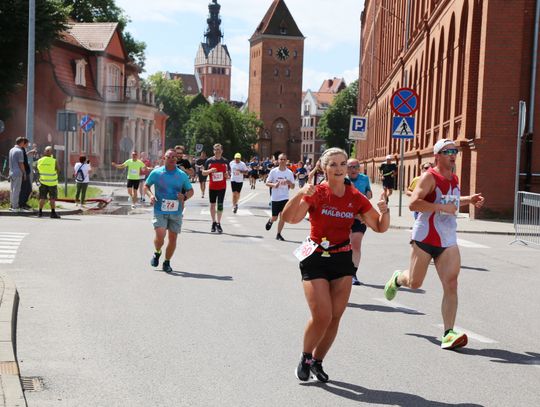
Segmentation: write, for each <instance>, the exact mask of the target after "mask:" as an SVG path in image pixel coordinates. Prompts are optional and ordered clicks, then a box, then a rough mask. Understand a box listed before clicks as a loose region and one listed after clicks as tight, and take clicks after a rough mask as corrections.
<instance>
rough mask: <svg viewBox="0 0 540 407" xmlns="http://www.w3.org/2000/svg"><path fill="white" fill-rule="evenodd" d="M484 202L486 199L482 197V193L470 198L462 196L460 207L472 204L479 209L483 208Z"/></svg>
mask: <svg viewBox="0 0 540 407" xmlns="http://www.w3.org/2000/svg"><path fill="white" fill-rule="evenodd" d="M484 201H485V198H484V197H483V196H482V193H479V194H473V195H469V196H462V197H461V198H459V205H460V206H464V205H471V204H472V205H474V206H476V207H477V208H481V207H482V206H484Z"/></svg>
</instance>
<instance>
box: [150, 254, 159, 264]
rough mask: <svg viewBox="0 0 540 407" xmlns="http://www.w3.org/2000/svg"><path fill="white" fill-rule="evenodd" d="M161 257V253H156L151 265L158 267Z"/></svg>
mask: <svg viewBox="0 0 540 407" xmlns="http://www.w3.org/2000/svg"><path fill="white" fill-rule="evenodd" d="M160 256H161V253H157V252H154V255H153V256H152V260H150V265H151V266H152V267H157V266H158V264H159V257H160Z"/></svg>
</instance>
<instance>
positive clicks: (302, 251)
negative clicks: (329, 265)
mask: <svg viewBox="0 0 540 407" xmlns="http://www.w3.org/2000/svg"><path fill="white" fill-rule="evenodd" d="M316 248H317V243H315V242H314V241H313V240H311V239H310V238H309V237H308V238H306V240H304V241H303V243H302V244H301V245H300V246H299V247H297V248H296V250H295V251H294V252H293V254H294V255H295V256H296V258H297V259H298V260H300V261H302V260H304V259H307V258H308V257H309V256H311V255H312V254H313V252H314V251H315V249H316Z"/></svg>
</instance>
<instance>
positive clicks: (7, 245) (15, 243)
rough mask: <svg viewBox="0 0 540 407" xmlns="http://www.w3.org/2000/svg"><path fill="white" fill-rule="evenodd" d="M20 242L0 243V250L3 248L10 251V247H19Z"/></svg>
mask: <svg viewBox="0 0 540 407" xmlns="http://www.w3.org/2000/svg"><path fill="white" fill-rule="evenodd" d="M20 244H21V242H0V248H3V247H5V248H6V249H10V248H12V247H19V246H20Z"/></svg>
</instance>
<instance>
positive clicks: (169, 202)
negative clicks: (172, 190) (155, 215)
mask: <svg viewBox="0 0 540 407" xmlns="http://www.w3.org/2000/svg"><path fill="white" fill-rule="evenodd" d="M179 207H180V202H179V201H178V200H176V199H163V200H162V201H161V212H178V208H179Z"/></svg>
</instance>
